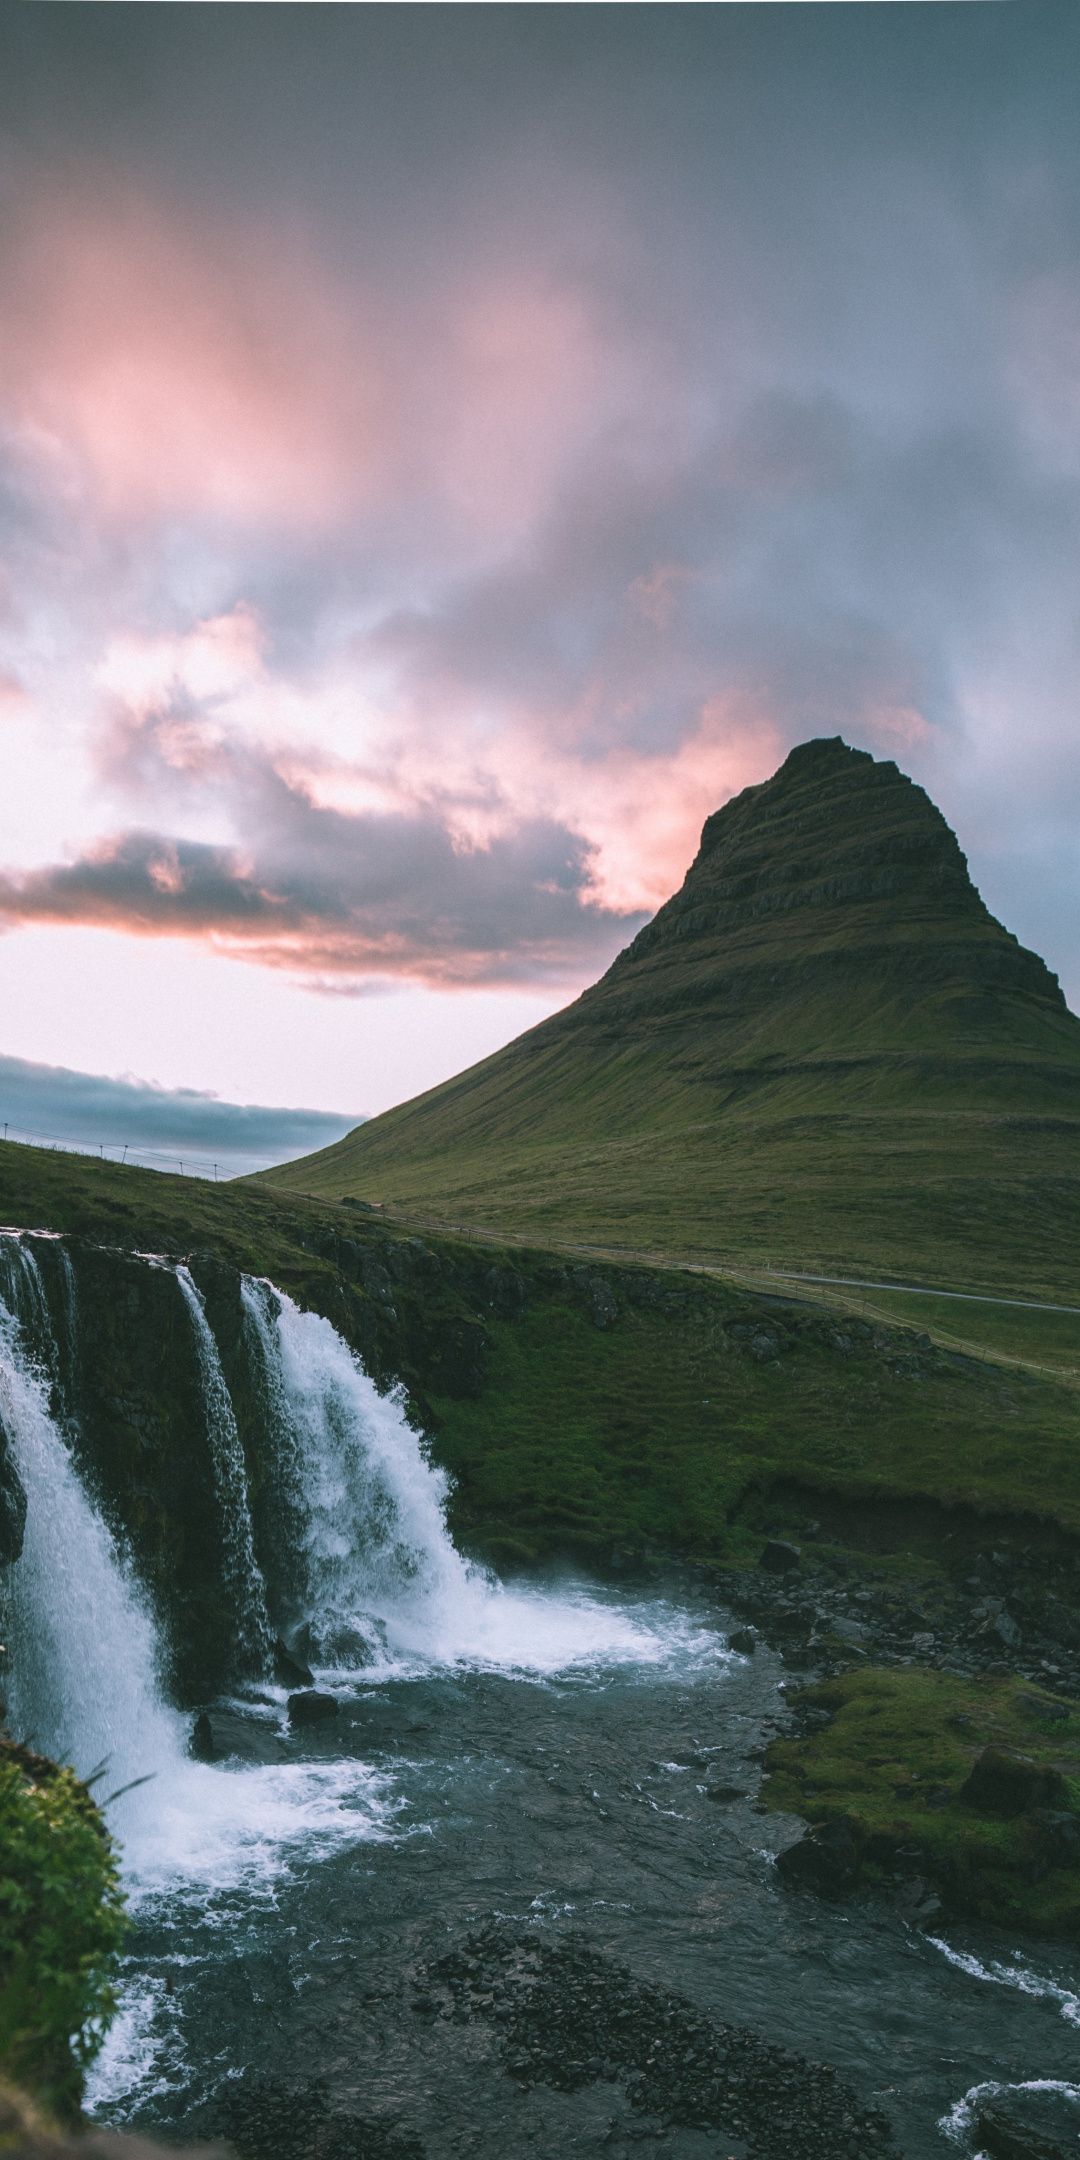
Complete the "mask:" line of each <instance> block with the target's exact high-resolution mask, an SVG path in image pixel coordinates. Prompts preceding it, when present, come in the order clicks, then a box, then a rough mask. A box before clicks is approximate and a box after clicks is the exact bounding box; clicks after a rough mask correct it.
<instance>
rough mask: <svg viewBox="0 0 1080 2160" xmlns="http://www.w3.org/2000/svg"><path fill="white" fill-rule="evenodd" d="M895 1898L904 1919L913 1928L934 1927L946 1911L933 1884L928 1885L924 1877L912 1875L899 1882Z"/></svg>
mask: <svg viewBox="0 0 1080 2160" xmlns="http://www.w3.org/2000/svg"><path fill="white" fill-rule="evenodd" d="M893 1898H894V1901H895V1903H896V1905H897V1907H898V1909H899V1911H900V1912H901V1913H902V1914H903V1916H904V1919H905V1920H908V1921H910V1923H911V1925H912V1926H913V1927H920V1928H922V1927H932V1926H934V1924H935V1923H936V1922H937V1921H938V1920H940V1918H941V1915H942V1913H943V1911H944V1906H943V1905H942V1902H941V1899H940V1897H939V1895H938V1893H937V1891H936V1890H935V1888H934V1886H933V1883H928V1882H927V1881H926V1880H925V1878H924V1877H923V1876H922V1875H910V1876H907V1877H906V1878H905V1879H904V1880H902V1881H901V1882H898V1883H897V1885H896V1888H895V1890H894V1892H893Z"/></svg>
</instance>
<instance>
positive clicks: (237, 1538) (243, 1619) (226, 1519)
mask: <svg viewBox="0 0 1080 2160" xmlns="http://www.w3.org/2000/svg"><path fill="white" fill-rule="evenodd" d="M176 1280H177V1282H178V1284H179V1286H180V1293H181V1296H182V1297H183V1300H184V1303H185V1304H186V1306H187V1308H188V1311H189V1313H190V1314H191V1324H192V1327H193V1329H194V1332H195V1347H196V1351H197V1353H198V1359H199V1368H200V1372H201V1375H202V1383H203V1400H204V1402H205V1405H206V1419H207V1426H208V1430H209V1435H210V1447H211V1457H212V1461H213V1465H214V1480H215V1483H216V1486H217V1499H218V1507H219V1510H220V1516H221V1527H222V1535H223V1544H224V1553H225V1581H226V1585H227V1587H228V1589H229V1591H230V1593H231V1595H232V1599H233V1604H234V1608H235V1612H236V1632H237V1650H238V1652H239V1660H240V1663H241V1665H242V1667H243V1669H244V1670H246V1671H248V1672H250V1673H257V1674H265V1673H267V1672H268V1671H269V1669H270V1653H271V1645H272V1642H273V1631H272V1629H271V1626H270V1616H269V1613H268V1611H267V1602H266V1584H265V1582H264V1580H263V1575H262V1570H261V1568H260V1566H259V1563H258V1561H257V1559H256V1557H255V1533H254V1530H253V1528H252V1522H251V1505H250V1502H249V1499H248V1480H247V1465H246V1463H245V1461H244V1451H243V1448H242V1447H241V1445H240V1435H239V1432H238V1431H237V1425H236V1413H235V1411H234V1410H233V1406H232V1398H231V1396H230V1394H229V1390H228V1387H227V1386H226V1383H225V1375H224V1373H223V1372H222V1369H221V1359H220V1357H219V1355H218V1347H217V1344H216V1342H215V1341H214V1336H213V1331H212V1329H211V1327H210V1323H209V1321H208V1319H207V1317H206V1308H205V1306H204V1304H203V1301H202V1297H201V1294H200V1292H199V1290H198V1288H197V1286H196V1284H195V1282H194V1280H193V1277H192V1275H191V1272H190V1270H189V1269H188V1268H186V1267H178V1268H177V1269H176Z"/></svg>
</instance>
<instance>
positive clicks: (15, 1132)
mask: <svg viewBox="0 0 1080 2160" xmlns="http://www.w3.org/2000/svg"><path fill="white" fill-rule="evenodd" d="M2 1123H3V1130H4V1139H5V1140H10V1141H11V1142H12V1143H13V1144H14V1145H17V1146H20V1147H43V1148H48V1149H50V1150H52V1152H54V1153H55V1152H57V1151H61V1152H63V1153H65V1154H71V1155H89V1156H93V1155H97V1156H98V1158H99V1160H100V1161H101V1162H108V1161H111V1160H112V1159H113V1157H114V1156H115V1158H116V1160H117V1163H118V1164H124V1163H131V1164H135V1163H143V1164H145V1165H146V1166H147V1167H148V1168H150V1169H157V1168H159V1167H160V1168H162V1169H165V1170H172V1171H179V1174H180V1176H181V1177H203V1178H206V1179H207V1180H213V1182H214V1183H215V1184H216V1183H217V1182H218V1180H219V1179H220V1177H221V1174H222V1173H223V1171H224V1170H225V1168H226V1165H225V1164H224V1163H223V1162H222V1161H221V1158H220V1156H219V1157H218V1158H216V1159H215V1158H214V1156H212V1155H192V1154H189V1153H188V1151H187V1149H186V1148H185V1150H184V1153H183V1154H182V1155H181V1154H180V1153H179V1152H178V1151H174V1150H173V1149H171V1148H168V1149H166V1148H151V1147H145V1148H144V1147H139V1146H137V1145H136V1144H135V1143H134V1142H133V1141H130V1140H86V1139H83V1138H80V1137H76V1136H75V1135H74V1134H73V1133H48V1132H38V1131H36V1130H35V1129H34V1128H32V1127H31V1126H27V1125H13V1124H12V1123H11V1122H10V1120H9V1119H7V1118H4V1119H3V1120H2ZM230 1156H231V1157H232V1158H233V1160H236V1161H239V1162H241V1163H244V1162H246V1163H249V1164H250V1165H251V1167H252V1168H253V1169H263V1168H269V1164H268V1162H267V1158H266V1156H265V1155H257V1154H253V1153H251V1152H250V1151H249V1150H247V1149H245V1148H235V1149H230Z"/></svg>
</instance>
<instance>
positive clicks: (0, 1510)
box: [0, 1429, 26, 1562]
mask: <svg viewBox="0 0 1080 2160" xmlns="http://www.w3.org/2000/svg"><path fill="white" fill-rule="evenodd" d="M25 1528H26V1494H25V1492H24V1491H23V1487H22V1480H21V1478H20V1476H19V1473H18V1471H17V1470H16V1468H15V1465H14V1463H13V1462H12V1460H11V1457H10V1455H9V1454H8V1451H7V1444H6V1440H5V1436H4V1433H3V1431H2V1429H0V1561H5V1562H10V1561H13V1560H17V1559H18V1558H19V1555H20V1553H21V1552H22V1548H23V1532H24V1530H25Z"/></svg>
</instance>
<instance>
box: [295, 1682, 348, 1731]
mask: <svg viewBox="0 0 1080 2160" xmlns="http://www.w3.org/2000/svg"><path fill="white" fill-rule="evenodd" d="M337 1714H338V1701H337V1697H336V1695H326V1694H324V1693H323V1691H322V1689H321V1688H304V1689H303V1690H302V1692H301V1693H300V1694H297V1695H290V1697H289V1723H290V1725H321V1724H322V1723H323V1722H324V1720H326V1719H328V1718H335V1717H336V1716H337Z"/></svg>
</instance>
